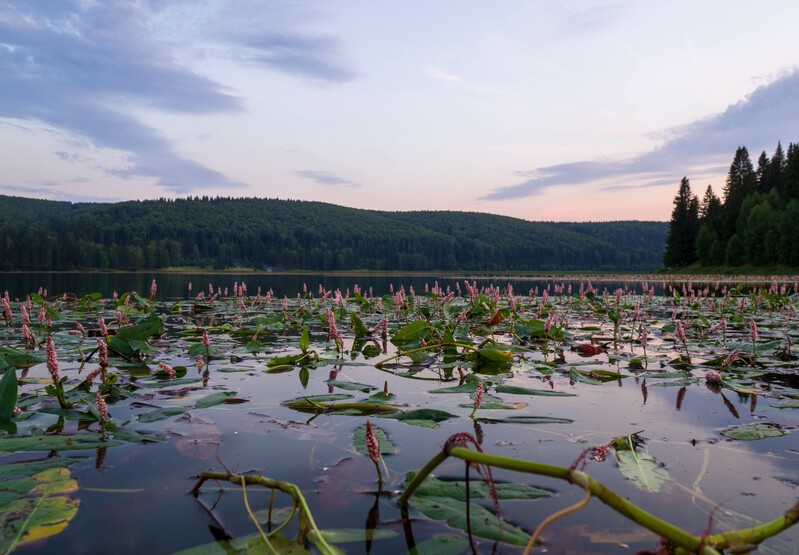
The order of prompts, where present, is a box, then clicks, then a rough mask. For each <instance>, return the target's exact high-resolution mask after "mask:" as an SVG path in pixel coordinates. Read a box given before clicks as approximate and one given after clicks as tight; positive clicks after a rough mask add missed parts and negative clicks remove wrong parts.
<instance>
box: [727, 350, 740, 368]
mask: <svg viewBox="0 0 799 555" xmlns="http://www.w3.org/2000/svg"><path fill="white" fill-rule="evenodd" d="M740 352H741V351H740V350H738V349H734V350H733V351H732V352H731V353H730V354H729V355H727V358H726V359H724V365H723V366H724V368H729V367H730V366H732V363H733V362H735V360H736V359H737V358H738V354H739V353H740Z"/></svg>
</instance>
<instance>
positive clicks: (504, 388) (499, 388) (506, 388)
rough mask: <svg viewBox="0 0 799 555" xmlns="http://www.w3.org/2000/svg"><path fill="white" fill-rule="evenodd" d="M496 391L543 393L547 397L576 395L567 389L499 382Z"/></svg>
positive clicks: (519, 393)
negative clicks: (541, 387)
mask: <svg viewBox="0 0 799 555" xmlns="http://www.w3.org/2000/svg"><path fill="white" fill-rule="evenodd" d="M495 391H496V392H497V393H510V394H512V395H542V396H545V397H574V396H575V395H574V393H566V392H565V391H553V390H551V389H531V388H529V387H519V386H516V385H502V384H499V385H498V386H497V387H496V388H495Z"/></svg>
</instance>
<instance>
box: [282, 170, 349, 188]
mask: <svg viewBox="0 0 799 555" xmlns="http://www.w3.org/2000/svg"><path fill="white" fill-rule="evenodd" d="M294 175H297V176H299V177H303V178H305V179H310V180H311V181H313V182H315V183H317V184H319V185H325V186H326V187H362V185H361V184H360V183H358V182H357V181H351V180H349V179H344V178H343V177H339V176H338V175H336V174H334V173H331V172H326V171H317V170H303V171H298V172H294Z"/></svg>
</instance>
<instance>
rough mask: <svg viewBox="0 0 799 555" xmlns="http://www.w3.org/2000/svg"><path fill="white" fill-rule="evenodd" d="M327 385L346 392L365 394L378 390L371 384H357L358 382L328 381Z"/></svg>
mask: <svg viewBox="0 0 799 555" xmlns="http://www.w3.org/2000/svg"><path fill="white" fill-rule="evenodd" d="M325 383H326V384H327V385H329V386H332V387H337V388H339V389H343V390H345V391H363V392H364V393H369V392H370V391H373V390H375V389H377V388H376V387H373V386H371V385H369V384H365V383H357V382H345V381H342V380H327V381H326V382H325Z"/></svg>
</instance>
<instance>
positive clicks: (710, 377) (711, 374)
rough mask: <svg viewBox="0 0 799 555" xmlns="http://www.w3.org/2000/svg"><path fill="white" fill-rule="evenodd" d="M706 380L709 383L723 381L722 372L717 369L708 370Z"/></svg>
mask: <svg viewBox="0 0 799 555" xmlns="http://www.w3.org/2000/svg"><path fill="white" fill-rule="evenodd" d="M705 381H706V382H707V383H721V374H719V373H718V372H716V371H715V370H708V371H707V372H706V373H705Z"/></svg>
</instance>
